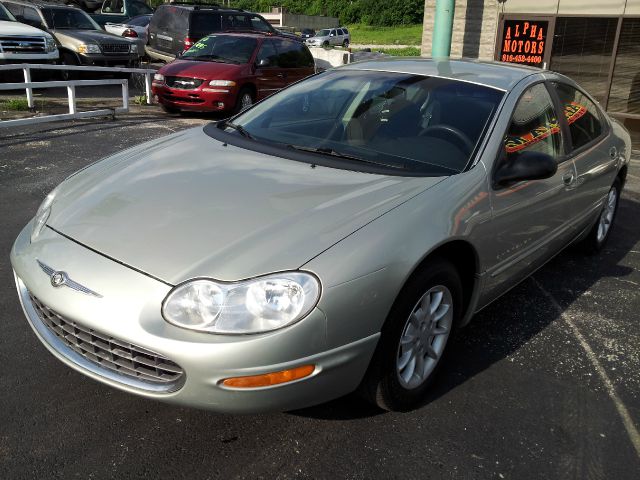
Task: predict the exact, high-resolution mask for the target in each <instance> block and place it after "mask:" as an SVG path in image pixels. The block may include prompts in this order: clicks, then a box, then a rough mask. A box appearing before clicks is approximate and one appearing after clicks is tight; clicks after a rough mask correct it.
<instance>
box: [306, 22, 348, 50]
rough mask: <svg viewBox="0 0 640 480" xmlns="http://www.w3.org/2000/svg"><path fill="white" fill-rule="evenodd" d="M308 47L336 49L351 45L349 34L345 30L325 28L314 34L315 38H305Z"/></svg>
mask: <svg viewBox="0 0 640 480" xmlns="http://www.w3.org/2000/svg"><path fill="white" fill-rule="evenodd" d="M305 42H306V44H307V45H308V46H310V47H338V46H342V47H344V48H347V47H348V46H349V44H350V43H351V34H350V33H349V30H347V29H346V28H344V27H342V28H325V29H324V30H320V31H319V32H316V34H315V36H313V37H310V38H307V39H306V40H305Z"/></svg>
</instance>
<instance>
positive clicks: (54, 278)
mask: <svg viewBox="0 0 640 480" xmlns="http://www.w3.org/2000/svg"><path fill="white" fill-rule="evenodd" d="M66 277H67V276H66V274H65V273H64V272H55V273H54V274H53V275H51V285H53V286H54V287H61V286H62V285H64V284H65V282H66V280H67V278H66Z"/></svg>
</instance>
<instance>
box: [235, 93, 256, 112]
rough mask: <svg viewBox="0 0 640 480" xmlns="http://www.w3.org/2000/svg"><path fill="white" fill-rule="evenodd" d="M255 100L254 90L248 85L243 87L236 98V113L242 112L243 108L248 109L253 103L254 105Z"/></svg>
mask: <svg viewBox="0 0 640 480" xmlns="http://www.w3.org/2000/svg"><path fill="white" fill-rule="evenodd" d="M254 102H255V99H254V98H253V92H252V91H251V89H250V88H247V87H243V88H241V89H240V92H239V93H238V98H237V100H236V106H235V108H234V113H240V112H242V111H243V110H246V109H247V108H249V107H250V106H251V105H253V103H254Z"/></svg>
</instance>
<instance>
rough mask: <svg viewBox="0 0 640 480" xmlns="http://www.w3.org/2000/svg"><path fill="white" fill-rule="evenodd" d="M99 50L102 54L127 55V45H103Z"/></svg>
mask: <svg viewBox="0 0 640 480" xmlns="http://www.w3.org/2000/svg"><path fill="white" fill-rule="evenodd" d="M100 48H101V49H102V53H129V44H128V43H103V44H102V45H100Z"/></svg>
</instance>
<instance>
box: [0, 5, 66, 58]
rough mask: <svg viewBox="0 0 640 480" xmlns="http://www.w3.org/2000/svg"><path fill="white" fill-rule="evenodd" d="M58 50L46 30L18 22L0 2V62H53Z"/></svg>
mask: <svg viewBox="0 0 640 480" xmlns="http://www.w3.org/2000/svg"><path fill="white" fill-rule="evenodd" d="M58 57H59V52H58V47H57V46H56V42H55V40H54V39H53V37H52V36H51V35H49V34H48V33H47V32H43V31H42V30H40V29H38V28H35V27H32V26H30V25H27V24H25V23H20V22H18V21H17V19H16V18H15V17H14V16H13V14H12V13H11V12H10V11H9V10H7V9H6V8H5V7H4V6H3V5H2V4H1V3H0V64H3V63H55V62H56V61H57V60H58Z"/></svg>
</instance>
